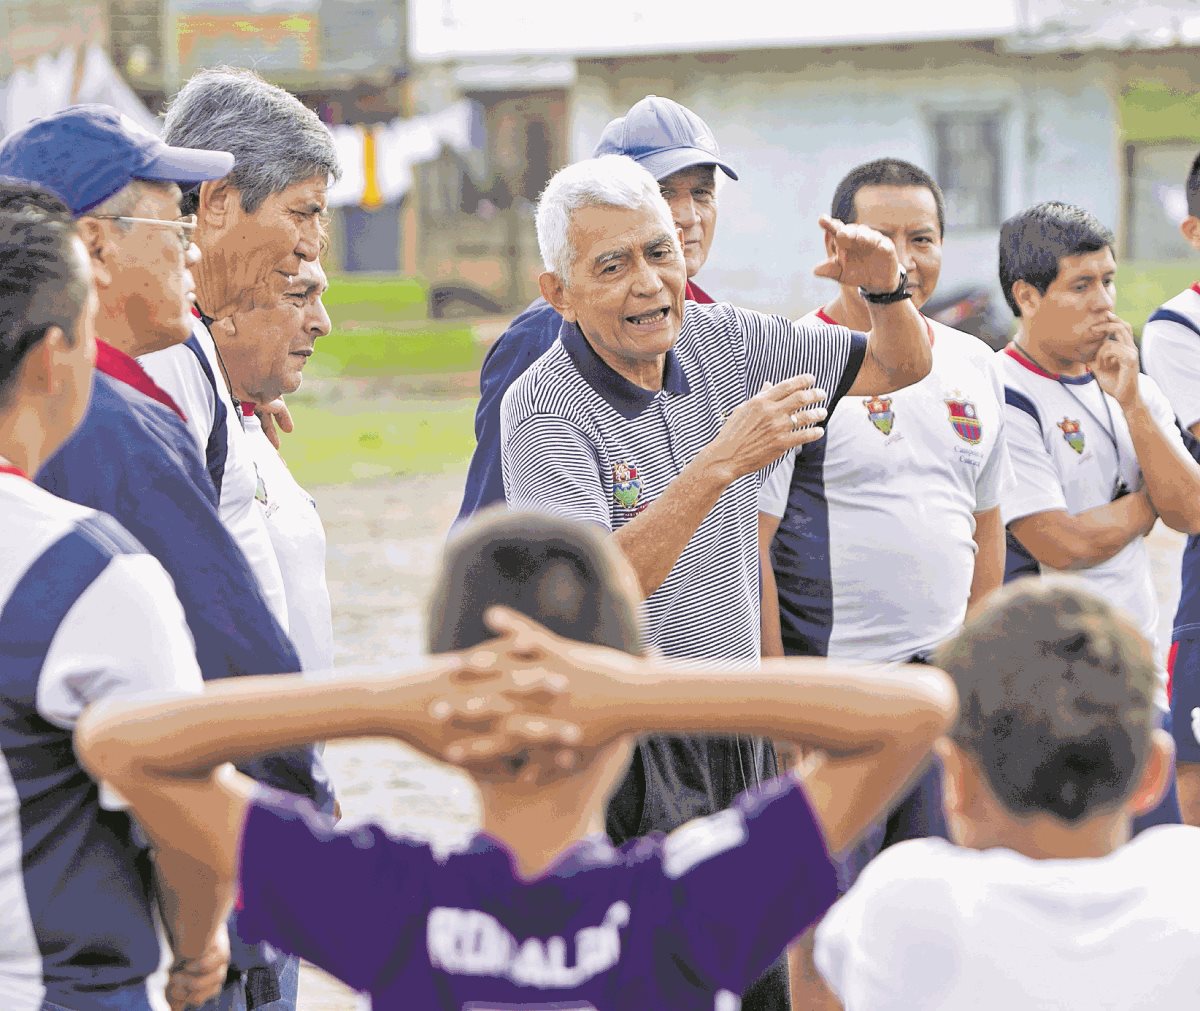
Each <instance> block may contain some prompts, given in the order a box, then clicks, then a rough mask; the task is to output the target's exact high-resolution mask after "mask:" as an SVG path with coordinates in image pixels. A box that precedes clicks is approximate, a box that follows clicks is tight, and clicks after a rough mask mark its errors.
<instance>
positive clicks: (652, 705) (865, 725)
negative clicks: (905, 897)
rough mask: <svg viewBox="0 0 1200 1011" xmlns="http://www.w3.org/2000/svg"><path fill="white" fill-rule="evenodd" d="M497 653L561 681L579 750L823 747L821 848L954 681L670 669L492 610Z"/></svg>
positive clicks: (851, 818)
mask: <svg viewBox="0 0 1200 1011" xmlns="http://www.w3.org/2000/svg"><path fill="white" fill-rule="evenodd" d="M488 621H489V623H490V624H491V625H492V627H493V628H495V629H496V630H497V631H498V632H500V633H501V642H500V644H499V651H498V653H497V654H496V655H497V656H499V655H502V654H503V653H504V651H505V650H507V651H509V653H510V655H512V656H514V657H520V658H522V659H523V660H524V662H526V663H529V664H531V665H532V666H533V667H534V668H535V669H538V670H547V669H552V670H555V671H557V672H558V673H561V674H563V675H564V676H565V678H566V679H567V682H568V684H569V691H568V694H566V695H564V696H563V699H562V702H561V703H560V705H561V707H562V708H561V710H558V712H559V713H560V714H561V715H569V717H570V718H571V719H572V720H574V721H575V722H577V723H578V725H579V728H580V731H581V734H582V742H583V745H582V746H584V747H587V746H589V745H594V746H600V745H603V744H604V743H606V742H607V741H610V740H614V739H616V738H618V737H622V736H625V735H627V734H638V733H695V734H703V733H712V732H718V731H719V732H720V733H725V734H729V733H742V734H757V735H761V736H764V737H769V738H775V739H779V740H784V741H790V742H792V743H794V744H795V745H796V746H797V748H798V749H813V750H818V751H821V752H824V753H825V756H826V757H825V760H824V761H823V762H822V763H821V764H820V765H819V766H818V767H817V768H816V769H815V770H814V771H813V772H812V773H810V774H809V775H807V776H806V777H805V785H806V788H807V790H808V793H809V799H810V801H811V803H812V805H813V809H814V811H815V812H816V814H817V818H818V820H819V821H820V823H821V827H822V830H823V832H824V835H825V839H826V843H827V845H828V846H829V848H830V850H831V851H835V852H836V851H840V850H843V849H845V848H846V847H847V846H849V845H850V844H851V843H852V842H853V841H854V840H855V839H856V838H857V837H858V836H859V834H861V832H862V831H863V830H864V829H866V828H867V826H868V825H870V824H871V823H872V822H873V821H874V820H876V819H877V818H878V817H879V815H880V814H881V813H882V812H883V810H884V809H885V808H886V806H887V805H888V803H890V802H891V801H892V800H893V799H894V798H895V797H896V796H897V795H898V794H899V793H900V791H901V790H903V788H904V787H905V786H906V784H908V783H909V781H910V780H911V779H912V777H913V775H914V774H915V773H916V772H917V770H918V769H919V768H920V767H921V766H922V764H923V763H924V762H925V760H926V759H927V757H928V755H929V751H930V749H931V748H932V746H933V743H934V741H935V740H936V739H937V738H938V737H939V736H940V735H941V734H942V733H944V732H945V730H946V729H947V728H948V727H949V726H950V723H951V722H952V721H953V719H954V717H955V715H956V713H957V701H956V696H955V693H954V688H953V685H952V684H951V682H950V680H949V679H948V678H947V677H946V675H945V674H943V673H942V672H941V671H939V670H936V669H934V668H932V667H926V666H909V667H901V668H894V669H890V670H883V669H878V668H867V667H863V666H854V665H852V664H846V663H838V662H835V661H825V660H811V659H795V658H792V659H786V660H768V661H765V662H764V663H763V667H762V670H760V671H757V672H754V671H747V670H725V671H722V670H713V669H705V670H699V671H693V670H680V669H678V668H672V667H660V666H658V665H657V664H656V663H654V662H652V661H648V660H643V659H641V658H636V657H631V656H628V655H626V654H621V653H615V652H613V651H612V650H601V649H598V648H595V647H589V646H583V645H581V644H579V643H572V642H568V641H567V640H565V639H561V638H559V637H558V636H555V635H552V634H551V633H549V632H547V631H546V630H545V629H543V628H541V627H540V626H538V625H536V624H534V623H533V622H531V621H529V619H527V618H524V617H523V616H521V615H519V614H517V613H515V612H513V611H510V610H507V609H502V608H494V609H493V610H492V611H491V612H489V615H488Z"/></svg>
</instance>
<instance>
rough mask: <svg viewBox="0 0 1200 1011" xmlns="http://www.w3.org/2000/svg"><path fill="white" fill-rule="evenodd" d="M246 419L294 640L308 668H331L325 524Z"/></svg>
mask: <svg viewBox="0 0 1200 1011" xmlns="http://www.w3.org/2000/svg"><path fill="white" fill-rule="evenodd" d="M244 421H245V427H246V444H247V445H248V446H249V447H250V453H251V456H252V457H253V459H254V464H255V467H256V468H257V469H258V490H257V492H256V494H255V500H256V501H257V503H258V506H259V509H260V510H261V511H262V514H263V518H264V519H265V520H266V523H267V531H268V532H269V533H270V535H271V545H272V546H273V547H274V549H275V557H276V558H277V559H278V560H279V569H280V571H281V572H282V574H283V589H284V592H285V593H286V595H287V609H288V625H289V627H290V629H291V636H292V642H294V643H295V644H296V651H297V652H298V653H299V654H300V664H301V667H302V668H303V669H304V670H306V671H314V670H329V669H330V668H331V667H332V666H333V617H332V614H331V612H330V607H329V586H328V585H327V583H326V581H325V527H324V526H322V524H321V517H320V515H319V514H318V513H317V503H316V502H315V501H314V500H313V498H312V496H311V495H309V494H308V492H306V491H305V490H304V489H303V488H301V487H300V485H298V484H297V483H296V479H295V478H294V477H292V472H291V471H290V470H288V467H287V464H286V463H284V462H283V458H282V457H281V456H280V455H279V453H278V452H277V451H276V449H275V447H274V446H272V445H271V443H270V441H269V440H268V439H267V437H266V435H264V434H263V430H262V423H261V422H260V421H259V420H258V418H257V416H255V415H253V414H250V415H246V416H245V418H244Z"/></svg>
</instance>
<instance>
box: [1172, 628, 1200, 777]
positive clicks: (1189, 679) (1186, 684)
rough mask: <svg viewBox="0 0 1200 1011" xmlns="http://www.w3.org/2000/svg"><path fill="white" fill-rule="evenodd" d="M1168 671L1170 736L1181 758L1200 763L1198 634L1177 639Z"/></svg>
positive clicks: (1173, 646) (1180, 759) (1181, 759)
mask: <svg viewBox="0 0 1200 1011" xmlns="http://www.w3.org/2000/svg"><path fill="white" fill-rule="evenodd" d="M1167 670H1168V672H1169V673H1170V675H1171V680H1170V692H1171V724H1172V730H1171V736H1172V737H1173V738H1174V739H1175V757H1176V759H1177V760H1178V761H1180V762H1191V763H1193V764H1196V763H1200V636H1187V637H1184V638H1181V639H1176V640H1175V642H1173V643H1172V644H1171V653H1170V655H1169V657H1168V659H1167Z"/></svg>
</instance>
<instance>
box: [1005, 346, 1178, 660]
mask: <svg viewBox="0 0 1200 1011" xmlns="http://www.w3.org/2000/svg"><path fill="white" fill-rule="evenodd" d="M997 363H998V365H999V368H1000V375H1001V377H1002V379H1003V381H1004V399H1005V403H1006V405H1007V406H1006V410H1007V412H1008V449H1009V455H1010V456H1011V458H1012V464H1013V471H1014V473H1015V475H1016V479H1017V480H1016V483H1015V484H1013V485H1012V487H1011V488H1010V489H1009V491H1008V492H1007V493H1006V494H1005V496H1004V499H1003V501H1002V503H1001V515H1002V516H1003V518H1004V523H1005V525H1008V524H1010V523H1012V522H1013V521H1014V520H1019V519H1021V518H1023V517H1025V516H1032V515H1035V514H1036V513H1040V512H1049V511H1054V510H1065V511H1066V512H1068V513H1070V514H1071V515H1072V516H1074V515H1077V514H1078V513H1081V512H1084V511H1086V510H1088V509H1094V508H1096V507H1097V506H1102V505H1107V504H1108V503H1109V502H1111V501H1113V498H1114V497H1115V495H1116V493H1117V490H1118V482H1119V481H1121V482H1124V485H1125V487H1126V488H1129V489H1136V488H1140V487H1141V486H1142V483H1143V482H1142V470H1141V467H1140V466H1139V465H1138V459H1137V454H1136V452H1135V451H1134V448H1133V441H1132V439H1131V438H1130V436H1129V426H1128V425H1127V424H1126V422H1125V414H1124V412H1123V411H1122V410H1121V407H1120V405H1119V404H1118V403H1117V402H1116V401H1115V400H1114V399H1113V398H1112V397H1110V396H1109V395H1108V394H1106V393H1105V392H1104V391H1103V390H1101V389H1100V384H1099V383H1097V382H1096V379H1095V377H1094V376H1093V375H1092V373H1090V372H1087V373H1085V374H1084V375H1082V376H1054V375H1051V374H1050V373H1048V372H1045V371H1043V370H1042V369H1041V368H1040V367H1039V366H1037V365H1036V364H1034V363H1033V362H1031V361H1030V360H1029V359H1028V358H1026V357H1025V356H1024V355H1023V354H1021V352H1020V351H1019V350H1018V349H1017V348H1015V347H1013V346H1012V345H1009V347H1007V348H1005V349H1004V350H1002V351H999V352H997ZM1138 381H1139V390H1140V392H1141V396H1142V399H1143V400H1144V401H1145V402H1146V406H1147V407H1148V408H1149V410H1150V413H1151V415H1152V416H1153V417H1154V420H1155V421H1156V422H1157V423H1158V425H1159V426H1160V427H1161V428H1162V429H1163V430H1164V431H1166V432H1167V433H1168V434H1171V433H1173V436H1172V437H1173V438H1176V439H1178V438H1180V436H1179V429H1178V428H1177V427H1176V426H1175V418H1174V415H1173V413H1172V411H1171V405H1170V404H1169V403H1168V402H1167V398H1166V397H1165V396H1163V393H1162V390H1160V389H1159V388H1158V384H1157V383H1155V382H1154V380H1153V379H1151V378H1150V377H1149V376H1146V375H1140V376H1138ZM1071 575H1073V576H1077V577H1079V578H1080V579H1082V580H1083V581H1084V582H1085V583H1086V584H1088V586H1089V587H1090V588H1091V589H1092V590H1094V591H1095V592H1096V593H1098V594H1099V595H1100V596H1102V597H1104V598H1105V599H1106V600H1108V601H1109V602H1110V603H1112V604H1115V605H1116V606H1117V607H1121V608H1124V609H1125V611H1127V612H1128V613H1129V615H1130V617H1131V618H1132V619H1133V621H1134V622H1135V624H1136V625H1137V626H1138V628H1139V629H1141V631H1142V633H1143V634H1144V635H1145V636H1146V638H1147V639H1148V640H1149V641H1150V642H1152V643H1156V644H1157V643H1158V600H1157V597H1156V596H1155V592H1154V583H1153V581H1152V579H1151V574H1150V559H1149V555H1148V554H1147V551H1146V542H1145V538H1142V537H1138V538H1135V539H1134V540H1133V541H1131V542H1130V543H1129V544H1127V545H1125V547H1124V548H1122V549H1121V550H1120V551H1118V552H1117V553H1116V554H1115V555H1113V557H1112V558H1110V559H1108V561H1105V562H1100V563H1099V564H1098V565H1093V566H1091V568H1087V569H1077V570H1074V571H1073V572H1072V573H1071ZM1156 653H1157V654H1158V655H1159V656H1160V657H1161V650H1156ZM1159 665H1160V667H1161V666H1162V664H1161V660H1160V664H1159Z"/></svg>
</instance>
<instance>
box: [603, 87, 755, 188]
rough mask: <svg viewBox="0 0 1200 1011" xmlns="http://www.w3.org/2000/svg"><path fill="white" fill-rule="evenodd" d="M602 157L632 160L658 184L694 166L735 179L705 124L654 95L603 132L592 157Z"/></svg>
mask: <svg viewBox="0 0 1200 1011" xmlns="http://www.w3.org/2000/svg"><path fill="white" fill-rule="evenodd" d="M605 154H623V155H625V156H626V157H629V158H632V159H633V160H634V161H635V162H637V163H638V164H639V165H641V166H642V167H643V168H645V169H647V170H648V171H649V172H650V174H651V175H652V176H654V178H655V179H658V180H662V179H665V178H666V177H667V176H669V175H674V174H675V173H676V172H682V171H683V170H684V169H687V168H692V167H694V166H696V165H716V166H717V168H719V169H720V170H721V171H722V172H724V173H725V174H726V175H727V176H729V178H730V179H736V178H737V173H736V172H734V171H733V169H732V168H730V167H729V164H728V163H727V162H724V161H722V160H721V149H720V148H719V147H717V139H716V138H715V137H714V136H713V134H712V131H711V130H710V129H709V128H708V124H707V123H705V122H704V120H702V119H701V118H700V117H699V116H697V115H696V114H695V113H694V112H692V110H691V109H685V108H684V107H683V106H682V105H680V104H679V103H678V102H672V101H671V100H670V99H669V98H659V97H658V96H657V95H647V96H646V97H645V98H643V99H642V100H641V101H640V102H638V103H637V104H636V105H634V107H633V108H632V109H630V110H629V111H628V112H627V113H625V115H624V116H621V117H620V118H619V119H614V120H613V121H612V122H611V123H609V124H608V126H606V127H605V128H604V132H603V133H602V134H601V135H600V143H599V144H597V145H596V150H595V152H594V155H595V157H597V158H599V157H600V156H601V155H605Z"/></svg>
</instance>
